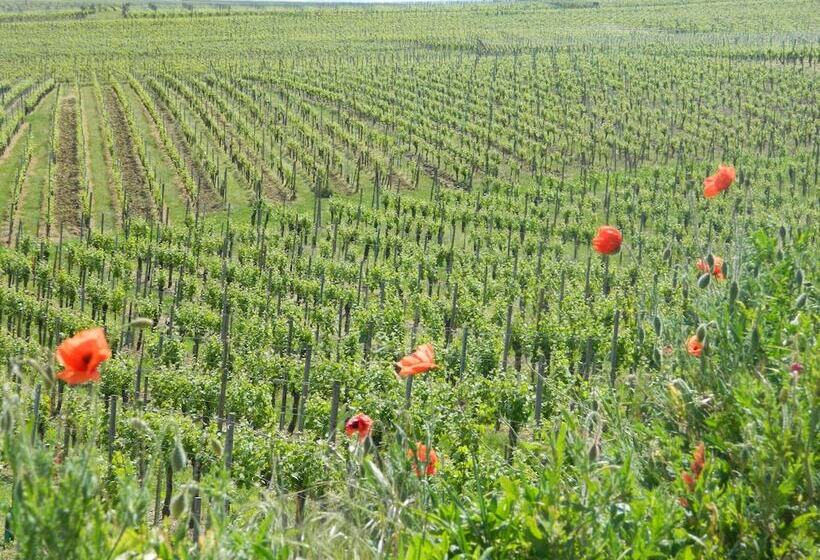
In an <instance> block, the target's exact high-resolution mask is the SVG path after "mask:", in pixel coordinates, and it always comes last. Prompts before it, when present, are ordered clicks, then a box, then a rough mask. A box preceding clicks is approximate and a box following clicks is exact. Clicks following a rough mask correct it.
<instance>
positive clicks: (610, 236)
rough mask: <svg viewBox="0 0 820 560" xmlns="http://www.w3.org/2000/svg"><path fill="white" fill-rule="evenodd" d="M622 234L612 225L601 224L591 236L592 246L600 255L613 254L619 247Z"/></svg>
mask: <svg viewBox="0 0 820 560" xmlns="http://www.w3.org/2000/svg"><path fill="white" fill-rule="evenodd" d="M623 239H624V238H623V235H621V232H620V231H619V230H618V228H616V227H614V226H601V227H599V228H598V231H597V233H596V234H595V237H593V238H592V248H593V249H595V251H596V252H598V253H600V254H602V255H614V254H615V253H617V252H618V251H619V250H620V249H621V242H622V241H623Z"/></svg>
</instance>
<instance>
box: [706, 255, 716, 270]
mask: <svg viewBox="0 0 820 560" xmlns="http://www.w3.org/2000/svg"><path fill="white" fill-rule="evenodd" d="M706 262H707V263H708V264H709V270H712V268H714V266H715V256H714V255H713V254H712V253H709V254H708V255H706Z"/></svg>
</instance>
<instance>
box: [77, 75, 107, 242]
mask: <svg viewBox="0 0 820 560" xmlns="http://www.w3.org/2000/svg"><path fill="white" fill-rule="evenodd" d="M80 100H81V102H82V104H83V116H84V117H85V120H86V127H87V130H88V138H87V139H86V150H87V152H88V160H89V162H90V164H89V166H90V169H89V177H90V179H91V184H92V185H93V189H94V191H93V192H94V198H93V204H92V206H91V207H92V212H91V223H92V224H95V225H96V224H98V223H99V220H100V216H102V215H104V216H105V223H106V224H113V223H114V222H115V216H114V211H113V207H112V198H111V173H110V171H109V169H108V165H107V164H106V160H105V144H104V141H103V137H102V132H101V129H100V126H101V124H102V123H101V117H100V109H99V107H98V106H97V99H96V97H95V96H94V88H93V87H92V86H85V87H82V88H80ZM106 227H108V226H106Z"/></svg>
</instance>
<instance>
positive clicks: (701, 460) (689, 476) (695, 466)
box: [680, 442, 706, 492]
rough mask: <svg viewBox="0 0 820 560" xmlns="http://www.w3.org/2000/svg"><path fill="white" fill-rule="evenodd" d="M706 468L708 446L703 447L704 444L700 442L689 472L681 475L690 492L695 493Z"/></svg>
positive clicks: (683, 472)
mask: <svg viewBox="0 0 820 560" xmlns="http://www.w3.org/2000/svg"><path fill="white" fill-rule="evenodd" d="M705 466H706V446H704V445H703V442H700V443H699V444H698V446H697V447H696V448H695V452H694V453H693V454H692V462H691V463H690V464H689V472H686V471H682V472H681V473H680V476H681V479H682V480H683V483H684V484H685V485H686V488H687V489H688V490H689V491H690V492H694V491H695V486H696V485H697V482H698V479H699V478H700V475H701V474H702V473H703V469H704V467H705Z"/></svg>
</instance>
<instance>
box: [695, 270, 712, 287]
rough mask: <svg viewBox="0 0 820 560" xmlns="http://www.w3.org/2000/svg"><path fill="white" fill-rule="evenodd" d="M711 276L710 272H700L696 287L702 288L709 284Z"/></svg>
mask: <svg viewBox="0 0 820 560" xmlns="http://www.w3.org/2000/svg"><path fill="white" fill-rule="evenodd" d="M711 277H712V275H711V274H709V273H708V272H707V273H705V274H701V275H700V278H698V288H700V289H704V288H706V287H707V286H708V285H709V280H710V278H711Z"/></svg>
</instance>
